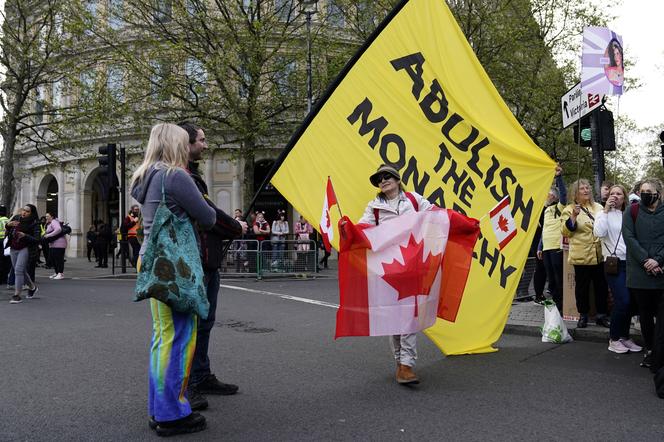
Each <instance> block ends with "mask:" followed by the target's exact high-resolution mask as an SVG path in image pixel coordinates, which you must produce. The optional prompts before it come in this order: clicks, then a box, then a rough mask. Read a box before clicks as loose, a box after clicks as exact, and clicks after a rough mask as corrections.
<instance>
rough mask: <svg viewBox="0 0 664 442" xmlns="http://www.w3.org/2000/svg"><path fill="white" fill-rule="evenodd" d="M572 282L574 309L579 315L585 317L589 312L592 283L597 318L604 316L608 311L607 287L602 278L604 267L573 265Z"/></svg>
mask: <svg viewBox="0 0 664 442" xmlns="http://www.w3.org/2000/svg"><path fill="white" fill-rule="evenodd" d="M574 281H575V283H576V288H575V290H574V295H575V297H576V309H577V310H578V311H579V314H581V315H584V316H587V315H588V312H589V311H590V296H589V293H588V292H589V291H590V283H591V282H592V283H593V289H595V308H596V309H597V315H598V316H605V315H606V313H607V310H608V305H607V304H608V301H607V297H608V286H607V285H606V279H605V278H604V265H603V264H595V265H589V266H584V265H576V264H575V265H574Z"/></svg>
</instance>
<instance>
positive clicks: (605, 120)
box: [597, 106, 616, 151]
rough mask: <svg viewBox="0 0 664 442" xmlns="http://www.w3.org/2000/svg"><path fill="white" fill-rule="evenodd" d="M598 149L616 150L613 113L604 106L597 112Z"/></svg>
mask: <svg viewBox="0 0 664 442" xmlns="http://www.w3.org/2000/svg"><path fill="white" fill-rule="evenodd" d="M597 122H598V129H599V130H598V132H599V147H600V149H602V150H603V151H607V150H616V137H615V132H614V129H613V112H611V111H609V110H607V109H606V108H605V107H604V106H602V107H600V108H599V109H598V110H597Z"/></svg>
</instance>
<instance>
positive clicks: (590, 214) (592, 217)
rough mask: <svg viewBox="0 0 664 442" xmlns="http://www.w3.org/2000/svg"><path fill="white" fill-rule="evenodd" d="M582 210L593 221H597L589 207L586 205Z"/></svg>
mask: <svg viewBox="0 0 664 442" xmlns="http://www.w3.org/2000/svg"><path fill="white" fill-rule="evenodd" d="M581 210H583V211H584V212H585V213H586V215H588V218H590V219H591V220H592V221H593V222H594V221H595V217H594V216H593V215H592V213H590V211H589V210H588V209H586V208H585V207H581Z"/></svg>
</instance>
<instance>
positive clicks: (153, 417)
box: [131, 123, 216, 436]
mask: <svg viewBox="0 0 664 442" xmlns="http://www.w3.org/2000/svg"><path fill="white" fill-rule="evenodd" d="M188 146H189V137H188V135H187V132H186V131H185V130H184V129H182V128H180V127H178V126H177V125H175V124H168V123H162V124H157V125H155V126H154V127H153V128H152V131H151V133H150V140H149V141H148V145H147V149H146V150H145V158H144V159H143V163H142V164H141V165H140V166H139V167H138V169H136V172H135V173H134V175H133V182H132V190H131V195H132V196H133V197H134V199H136V201H138V202H139V203H140V204H141V205H142V207H141V211H142V213H143V232H144V237H145V241H143V245H142V247H141V250H140V252H139V256H140V257H142V256H143V254H144V253H145V248H146V247H147V244H148V242H149V241H148V239H149V236H150V230H151V228H152V224H153V221H154V215H155V212H156V210H157V207H158V206H159V203H160V202H161V200H162V196H163V198H164V200H165V202H166V205H167V207H168V208H169V209H170V210H171V212H173V214H174V215H175V216H177V217H178V218H180V219H183V218H185V217H187V216H188V217H189V218H190V219H191V220H192V221H196V222H197V223H198V225H199V227H201V228H204V229H209V228H211V227H212V226H213V225H214V223H215V220H216V214H215V211H214V209H213V208H211V207H210V206H209V205H208V204H207V203H206V202H205V200H204V199H203V196H202V195H201V194H200V192H198V189H197V188H196V185H195V184H194V181H193V180H192V179H191V177H190V176H189V173H188V172H187V170H186V166H187V159H188V149H189V147H188ZM162 192H163V193H162ZM137 267H138V268H139V269H140V258H139V264H138V265H137ZM150 310H151V312H152V345H151V347H150V369H149V389H148V390H149V392H148V411H149V415H150V421H149V423H150V428H152V429H154V430H155V431H156V432H157V434H158V435H160V436H171V435H175V434H183V433H194V432H197V431H201V430H203V429H205V426H206V422H205V417H203V416H202V415H200V414H199V413H194V412H193V411H192V408H191V405H190V403H189V401H188V399H187V397H186V396H185V391H186V390H187V384H188V381H189V373H190V370H191V364H192V360H193V356H194V348H195V345H196V332H197V322H198V317H197V316H196V315H195V314H194V313H181V312H177V311H175V310H172V309H171V308H170V307H169V306H168V305H167V304H165V303H163V302H161V301H159V300H157V299H154V298H150Z"/></svg>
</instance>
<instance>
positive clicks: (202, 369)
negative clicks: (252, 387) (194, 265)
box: [189, 269, 219, 385]
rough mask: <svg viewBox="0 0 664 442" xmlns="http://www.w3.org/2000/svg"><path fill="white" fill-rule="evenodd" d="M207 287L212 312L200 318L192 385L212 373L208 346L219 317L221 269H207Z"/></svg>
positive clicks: (192, 370) (192, 368)
mask: <svg viewBox="0 0 664 442" xmlns="http://www.w3.org/2000/svg"><path fill="white" fill-rule="evenodd" d="M205 288H206V290H207V298H208V301H209V302H210V312H209V313H208V317H207V319H202V318H198V334H197V335H196V350H195V352H194V362H193V364H192V366H191V377H190V381H189V384H190V385H196V384H198V383H201V382H203V381H204V380H205V378H206V377H207V376H208V375H209V374H210V373H211V372H210V358H209V357H208V347H209V345H210V331H212V327H214V323H215V320H216V317H217V314H216V313H217V298H218V297H219V271H218V270H217V269H215V270H206V271H205Z"/></svg>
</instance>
